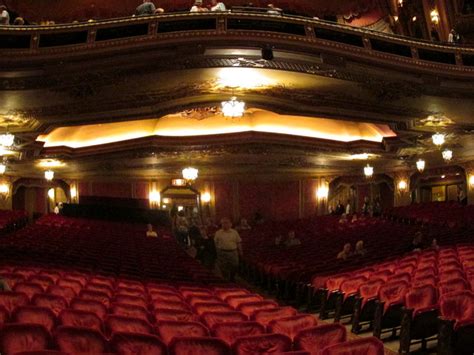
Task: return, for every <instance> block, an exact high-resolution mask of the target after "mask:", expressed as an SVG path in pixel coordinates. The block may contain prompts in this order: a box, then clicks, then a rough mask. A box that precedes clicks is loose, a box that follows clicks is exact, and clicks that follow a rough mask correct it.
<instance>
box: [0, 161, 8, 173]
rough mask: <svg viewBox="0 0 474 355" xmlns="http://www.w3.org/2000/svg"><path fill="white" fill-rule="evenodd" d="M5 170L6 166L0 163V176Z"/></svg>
mask: <svg viewBox="0 0 474 355" xmlns="http://www.w3.org/2000/svg"><path fill="white" fill-rule="evenodd" d="M6 170H7V166H6V165H5V164H3V163H0V174H5V171H6Z"/></svg>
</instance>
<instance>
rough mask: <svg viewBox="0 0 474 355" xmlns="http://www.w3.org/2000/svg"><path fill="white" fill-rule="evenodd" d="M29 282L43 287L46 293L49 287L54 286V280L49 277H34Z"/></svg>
mask: <svg viewBox="0 0 474 355" xmlns="http://www.w3.org/2000/svg"><path fill="white" fill-rule="evenodd" d="M28 282H31V283H35V284H38V285H41V287H42V288H43V290H44V291H46V289H47V288H48V286H49V285H54V279H53V278H51V277H50V276H48V275H32V276H30V278H29V279H28Z"/></svg>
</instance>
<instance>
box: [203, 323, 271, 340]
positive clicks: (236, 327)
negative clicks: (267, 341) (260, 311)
mask: <svg viewBox="0 0 474 355" xmlns="http://www.w3.org/2000/svg"><path fill="white" fill-rule="evenodd" d="M212 333H213V335H214V336H216V337H218V338H219V339H222V340H224V341H225V342H226V343H227V344H228V345H229V346H232V345H233V344H234V342H235V341H236V340H237V338H239V337H246V336H252V335H262V334H264V333H265V327H264V326H263V325H261V324H260V323H257V322H225V323H219V324H215V325H214V327H213V328H212Z"/></svg>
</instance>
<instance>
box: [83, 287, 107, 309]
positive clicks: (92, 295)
mask: <svg viewBox="0 0 474 355" xmlns="http://www.w3.org/2000/svg"><path fill="white" fill-rule="evenodd" d="M79 298H80V299H83V300H87V301H97V302H100V303H102V304H103V305H104V306H105V307H106V308H108V307H109V306H110V298H109V296H108V295H107V293H105V292H100V291H91V290H86V289H84V290H82V291H81V292H80V293H79Z"/></svg>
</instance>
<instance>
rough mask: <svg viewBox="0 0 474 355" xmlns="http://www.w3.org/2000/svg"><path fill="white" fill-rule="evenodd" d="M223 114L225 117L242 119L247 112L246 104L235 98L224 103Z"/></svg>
mask: <svg viewBox="0 0 474 355" xmlns="http://www.w3.org/2000/svg"><path fill="white" fill-rule="evenodd" d="M221 104H222V113H223V114H224V117H242V116H243V115H244V112H245V102H243V101H238V100H237V98H236V97H235V96H233V97H231V98H230V100H228V101H222V103H221Z"/></svg>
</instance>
